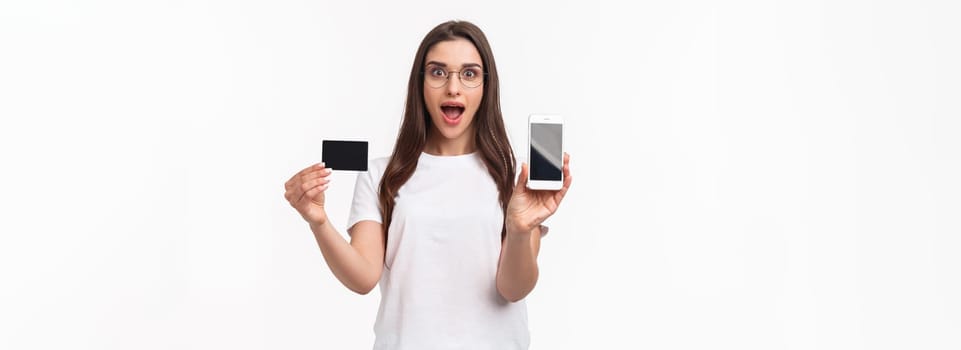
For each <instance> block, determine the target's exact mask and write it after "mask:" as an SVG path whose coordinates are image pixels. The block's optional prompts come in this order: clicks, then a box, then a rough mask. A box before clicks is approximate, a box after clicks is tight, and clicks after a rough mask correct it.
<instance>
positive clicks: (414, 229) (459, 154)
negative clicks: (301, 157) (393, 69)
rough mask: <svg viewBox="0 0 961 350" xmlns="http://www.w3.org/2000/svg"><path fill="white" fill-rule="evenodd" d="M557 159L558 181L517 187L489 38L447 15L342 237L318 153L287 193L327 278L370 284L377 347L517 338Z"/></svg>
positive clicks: (522, 180)
mask: <svg viewBox="0 0 961 350" xmlns="http://www.w3.org/2000/svg"><path fill="white" fill-rule="evenodd" d="M569 160H570V157H569V156H568V155H566V154H565V156H564V168H563V171H564V179H565V181H564V186H563V188H562V189H561V190H559V191H532V190H529V189H527V188H526V183H527V181H526V179H527V172H528V166H527V164H523V165H522V166H521V171H520V175H519V177H518V180H517V182H516V184H515V182H514V179H515V166H516V165H515V163H514V153H513V151H512V150H511V146H510V142H509V141H508V138H507V132H506V131H505V129H504V122H503V118H502V116H501V109H500V97H499V86H498V79H497V68H496V65H495V64H494V56H493V55H492V53H491V49H490V45H489V44H488V43H487V38H486V37H485V36H484V34H483V33H482V32H481V30H480V29H479V28H477V27H476V26H475V25H473V24H471V23H468V22H458V21H451V22H446V23H443V24H441V25H439V26H437V27H436V28H434V29H433V30H431V31H430V33H428V34H427V36H426V37H425V38H424V40H423V41H422V42H421V44H420V47H419V48H418V49H417V55H416V56H415V58H414V66H413V68H412V69H411V73H410V83H409V85H408V96H407V105H406V111H405V113H404V121H403V125H402V126H401V129H400V132H399V135H398V138H397V143H396V145H395V146H394V151H393V154H392V155H391V156H390V157H389V158H380V159H376V160H374V161H373V162H371V165H370V166H369V170H368V171H367V172H366V173H361V174H359V175H358V177H357V183H356V185H355V188H354V199H353V205H352V207H351V211H350V217H349V219H348V223H347V227H348V229H347V232H348V234H349V235H350V242H349V243H348V242H347V241H346V240H345V239H344V238H343V236H342V235H341V234H340V233H338V232H337V230H336V229H335V228H334V227H333V226H332V225H331V224H330V221H328V219H327V214H326V212H325V210H324V206H325V205H326V203H325V199H324V191H325V190H327V188H328V186H329V180H328V178H327V176H328V175H330V173H331V171H330V170H329V169H325V168H324V165H323V164H316V165H313V166H310V167H308V168H306V169H304V170H302V171H300V172H299V173H297V174H296V175H294V176H293V177H292V178H291V179H290V180H289V181H287V183H286V185H285V187H286V190H287V191H286V194H285V197H286V198H287V200H288V201H289V202H290V205H291V206H293V207H294V208H295V209H297V211H298V212H299V213H300V215H301V216H303V218H304V219H305V220H306V221H307V222H308V223H309V224H310V229H311V231H313V233H314V237H315V238H316V239H317V244H318V245H319V246H320V251H321V253H322V254H323V256H324V259H325V260H326V262H327V265H328V266H329V267H330V270H331V271H332V272H333V273H334V275H335V276H336V277H337V279H339V280H340V281H341V282H342V283H343V284H344V285H345V286H347V288H350V289H351V290H353V291H355V292H357V293H361V294H366V293H368V292H370V291H371V290H372V289H373V288H374V286H375V285H377V284H378V283H379V284H380V291H381V303H380V311H379V312H378V315H377V321H376V323H375V326H374V331H375V334H376V340H375V343H374V348H375V349H418V350H421V349H499V350H502V349H526V348H528V345H529V334H528V327H527V307H526V305H525V304H524V301H523V299H524V297H525V296H527V294H528V293H530V292H531V290H532V289H534V285H535V284H536V283H537V254H538V251H539V249H540V240H541V236H542V235H543V234H546V227H544V226H541V223H542V222H543V221H544V220H545V219H547V217H549V216H551V215H552V214H553V213H554V212H555V211H556V210H557V207H558V205H559V204H560V202H561V200H562V199H563V198H564V195H565V194H566V193H567V190H568V188H569V187H570V185H571V174H570V169H569V165H568V163H569Z"/></svg>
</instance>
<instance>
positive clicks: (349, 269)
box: [310, 221, 380, 294]
mask: <svg viewBox="0 0 961 350" xmlns="http://www.w3.org/2000/svg"><path fill="white" fill-rule="evenodd" d="M310 230H311V231H313V233H314V238H315V239H316V240H317V246H319V247H320V252H321V254H322V255H323V256H324V260H325V261H326V262H327V266H328V267H330V271H331V272H333V273H334V276H335V277H337V279H338V280H340V283H343V284H344V286H346V287H347V288H349V289H350V290H352V291H354V292H357V293H359V294H367V293H369V292H370V291H371V290H372V289H374V286H376V285H377V281H378V280H379V279H380V270H379V269H378V268H379V267H380V266H377V265H376V264H377V262H374V261H368V260H367V259H365V258H364V256H363V255H361V254H360V253H359V252H358V251H357V249H355V248H354V247H353V246H351V245H350V243H348V242H347V240H345V239H344V237H343V236H341V234H340V233H339V232H337V230H336V229H334V227H333V226H332V225H331V224H330V222H329V221H328V222H327V223H325V224H323V225H317V226H314V225H311V226H310Z"/></svg>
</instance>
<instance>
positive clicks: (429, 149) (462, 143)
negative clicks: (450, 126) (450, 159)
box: [424, 131, 477, 156]
mask: <svg viewBox="0 0 961 350" xmlns="http://www.w3.org/2000/svg"><path fill="white" fill-rule="evenodd" d="M476 149H477V146H475V145H474V133H473V132H470V131H467V132H464V134H463V135H461V137H459V138H456V139H448V138H445V137H444V136H443V135H440V133H439V132H434V133H431V135H429V136H428V138H427V144H426V145H424V152H426V153H428V154H431V155H435V156H459V155H463V154H469V153H473V152H474V151H475V150H476Z"/></svg>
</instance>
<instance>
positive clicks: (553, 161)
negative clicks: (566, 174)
mask: <svg viewBox="0 0 961 350" xmlns="http://www.w3.org/2000/svg"><path fill="white" fill-rule="evenodd" d="M562 127H563V125H562V124H547V123H531V141H530V147H531V149H530V152H531V153H530V154H531V164H530V171H531V179H532V180H545V181H550V180H554V181H560V180H561V167H562V166H563V163H564V155H563V154H562V150H563V148H561V145H562V143H561V141H563V140H561V137H562V135H563V133H562V132H561V131H562Z"/></svg>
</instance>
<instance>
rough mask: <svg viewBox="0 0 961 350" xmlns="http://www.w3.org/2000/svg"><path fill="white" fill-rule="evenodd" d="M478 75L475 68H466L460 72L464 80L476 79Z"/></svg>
mask: <svg viewBox="0 0 961 350" xmlns="http://www.w3.org/2000/svg"><path fill="white" fill-rule="evenodd" d="M478 75H480V72H478V71H477V69H466V70H464V72H463V73H461V76H462V77H463V78H464V80H474V79H477V76H478Z"/></svg>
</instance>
